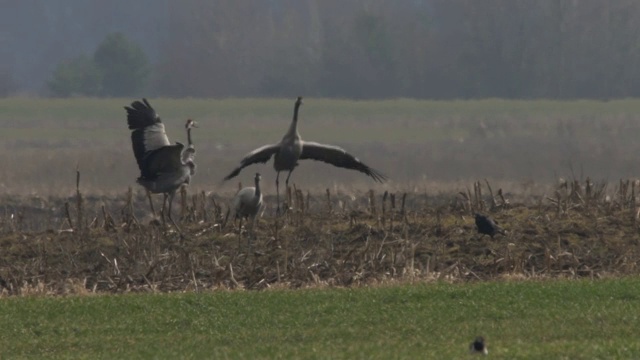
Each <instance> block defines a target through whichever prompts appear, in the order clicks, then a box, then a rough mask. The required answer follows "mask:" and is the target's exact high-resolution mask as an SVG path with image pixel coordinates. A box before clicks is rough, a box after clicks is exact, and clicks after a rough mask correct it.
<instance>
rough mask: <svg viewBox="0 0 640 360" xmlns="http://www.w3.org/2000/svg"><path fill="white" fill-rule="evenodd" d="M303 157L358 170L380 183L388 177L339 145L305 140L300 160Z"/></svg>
mask: <svg viewBox="0 0 640 360" xmlns="http://www.w3.org/2000/svg"><path fill="white" fill-rule="evenodd" d="M303 159H311V160H318V161H323V162H326V163H328V164H331V165H333V166H337V167H341V168H345V169H352V170H358V171H360V172H362V173H364V174H366V175H368V176H370V177H371V178H373V180H375V181H377V182H380V183H382V182H384V181H385V180H386V179H387V177H386V176H385V175H383V174H381V173H380V172H379V171H377V170H375V169H373V168H370V167H369V166H367V165H365V164H364V163H363V162H362V161H360V160H359V159H358V158H357V157H355V156H353V155H351V154H349V153H348V152H347V151H346V150H344V149H343V148H341V147H339V146H333V145H325V144H320V143H316V142H310V141H309V142H307V141H305V142H303V143H302V154H300V160H303Z"/></svg>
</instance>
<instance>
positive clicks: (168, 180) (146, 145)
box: [124, 99, 197, 231]
mask: <svg viewBox="0 0 640 360" xmlns="http://www.w3.org/2000/svg"><path fill="white" fill-rule="evenodd" d="M124 108H125V110H127V124H128V125H129V129H131V130H133V132H132V133H131V145H132V146H133V155H134V156H135V158H136V161H137V163H138V167H139V168H140V177H139V178H138V179H137V183H138V184H140V185H142V186H143V187H144V188H145V189H146V190H147V196H148V197H149V204H150V205H151V211H152V212H153V213H154V215H155V211H154V209H153V202H152V201H151V195H150V194H151V193H153V194H159V193H162V194H164V199H163V202H162V212H161V214H162V216H163V217H164V209H165V205H166V202H167V197H168V198H169V212H168V216H169V220H171V223H172V224H173V226H175V227H176V229H178V231H180V228H179V227H178V225H177V224H176V223H175V221H173V218H172V217H171V205H172V203H173V198H174V196H175V194H176V191H177V190H178V189H180V187H182V186H183V185H188V184H189V182H190V181H191V177H192V176H193V175H194V174H195V173H196V164H195V162H194V157H195V154H196V149H195V146H194V145H193V142H192V141H191V129H192V128H193V127H197V125H196V123H195V121H193V120H191V119H188V120H187V121H186V123H185V129H186V130H187V141H188V146H187V148H186V149H185V146H184V145H183V144H181V143H179V142H176V143H175V145H171V143H170V142H169V138H168V137H167V134H166V133H165V131H164V124H163V123H162V121H161V120H160V117H159V116H158V114H157V113H156V111H155V110H154V109H153V108H152V107H151V105H150V104H149V102H148V101H147V99H142V102H140V101H134V102H133V103H131V106H130V107H129V106H125V107H124Z"/></svg>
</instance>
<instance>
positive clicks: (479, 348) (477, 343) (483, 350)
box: [469, 336, 489, 355]
mask: <svg viewBox="0 0 640 360" xmlns="http://www.w3.org/2000/svg"><path fill="white" fill-rule="evenodd" d="M469 353H470V354H482V355H488V354H489V350H487V345H486V344H485V343H484V338H483V337H482V336H477V337H476V339H475V340H474V341H473V342H472V343H471V344H470V345H469Z"/></svg>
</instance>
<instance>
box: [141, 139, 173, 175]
mask: <svg viewBox="0 0 640 360" xmlns="http://www.w3.org/2000/svg"><path fill="white" fill-rule="evenodd" d="M183 149H184V145H182V144H181V143H176V144H175V145H169V146H165V147H162V148H160V149H157V150H154V151H151V152H148V153H147V154H146V155H145V156H144V161H143V166H142V167H141V168H140V172H141V174H142V177H143V178H145V179H155V178H157V177H158V175H160V174H163V173H170V172H176V171H179V170H180V167H181V166H182V165H183V162H182V156H183V155H182V154H183Z"/></svg>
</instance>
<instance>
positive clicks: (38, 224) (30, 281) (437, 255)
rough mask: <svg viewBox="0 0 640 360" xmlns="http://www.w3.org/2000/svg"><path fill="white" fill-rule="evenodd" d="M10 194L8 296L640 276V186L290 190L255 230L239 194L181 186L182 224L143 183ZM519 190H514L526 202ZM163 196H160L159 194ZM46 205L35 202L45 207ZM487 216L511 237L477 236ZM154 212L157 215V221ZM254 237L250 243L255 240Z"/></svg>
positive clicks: (3, 273) (5, 262) (4, 263)
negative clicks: (235, 200) (67, 193)
mask: <svg viewBox="0 0 640 360" xmlns="http://www.w3.org/2000/svg"><path fill="white" fill-rule="evenodd" d="M76 188H77V191H76V193H75V194H74V195H73V196H71V197H69V198H67V199H65V198H50V199H28V198H11V199H5V200H6V201H5V203H10V204H13V205H14V206H13V207H12V208H11V209H9V208H7V207H5V211H4V212H3V213H2V214H1V215H0V246H1V248H2V252H1V253H0V289H1V292H0V294H2V295H3V296H10V295H33V294H37V295H41V294H89V293H96V292H99V293H124V292H171V291H205V290H214V289H253V290H260V289H267V288H301V287H316V286H359V285H374V284H384V283H392V282H415V281H421V282H422V281H437V280H443V281H475V280H490V279H505V278H506V279H511V278H518V279H519V278H557V277H563V278H577V277H606V276H624V275H630V274H638V272H639V269H638V262H637V261H638V260H637V259H638V258H640V256H639V255H640V240H639V238H640V237H639V229H640V228H639V226H638V217H639V216H640V214H639V213H638V206H637V201H636V193H637V192H638V183H636V182H634V181H630V180H624V181H623V180H620V181H619V182H618V183H617V184H615V185H614V186H612V189H609V187H608V185H607V184H605V183H594V182H592V181H591V180H590V179H588V178H587V179H586V180H583V181H580V180H572V181H564V180H563V181H561V182H560V183H559V184H558V185H557V187H556V188H555V189H554V191H553V193H552V194H547V195H543V196H537V197H529V198H518V196H517V194H510V193H506V192H503V190H502V189H498V190H497V191H495V192H494V190H493V189H492V188H491V185H490V184H489V182H488V181H486V180H484V181H477V182H474V183H473V184H472V186H471V187H470V188H467V189H465V190H464V191H460V192H459V193H458V194H439V195H427V194H425V193H419V192H402V193H401V192H398V193H389V192H385V193H383V194H376V193H375V192H374V191H373V190H370V191H367V192H364V193H361V194H344V193H338V194H335V193H332V192H331V191H330V190H329V189H326V192H324V193H323V192H319V193H315V194H314V193H310V192H309V191H305V190H303V189H300V188H298V187H296V186H295V185H294V186H293V187H291V188H289V189H287V191H286V203H285V209H286V212H285V214H284V215H283V216H281V217H275V199H274V198H272V197H267V198H266V203H267V205H266V207H265V208H264V210H263V213H262V217H260V219H259V221H258V223H257V226H256V228H255V232H252V231H247V229H246V228H244V227H243V228H242V229H241V231H240V233H239V232H238V226H236V224H229V225H227V226H226V227H225V228H222V225H221V224H222V223H223V220H224V214H225V213H226V207H227V204H228V203H229V201H230V198H229V199H227V198H220V197H218V196H216V195H215V194H210V193H205V192H200V193H193V194H189V193H188V191H187V190H185V191H182V192H181V193H180V194H181V199H180V202H179V203H180V204H181V207H180V209H177V210H176V211H177V213H178V214H179V216H180V219H181V220H180V225H181V227H182V231H183V233H184V234H183V235H181V234H180V233H179V232H177V231H175V229H173V228H172V227H171V226H170V224H168V223H165V222H163V221H162V220H161V219H150V218H148V215H146V214H145V213H144V212H141V211H145V210H146V209H147V208H148V207H147V205H148V204H147V203H146V199H145V197H144V194H143V193H142V192H141V191H138V192H134V190H133V189H131V188H129V189H128V190H127V191H126V192H125V193H124V194H123V195H122V196H119V197H117V198H108V197H94V196H90V195H89V196H85V195H84V194H82V192H81V184H80V172H79V171H78V172H77V183H76ZM514 199H515V200H514ZM156 200H157V199H156ZM35 203H38V204H39V206H38V207H36V206H34V205H33V204H35ZM477 211H482V212H485V213H488V214H490V215H491V217H493V218H494V219H495V220H496V221H498V222H499V224H500V226H502V227H503V228H504V229H505V230H506V231H507V233H506V235H504V236H503V235H496V236H495V237H494V238H493V239H492V238H490V237H488V236H481V235H480V234H478V233H477V230H476V228H475V223H474V219H473V214H474V213H475V212H477ZM145 216H147V217H146V218H145ZM247 237H249V240H250V244H251V245H250V246H247V241H246V239H247Z"/></svg>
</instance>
